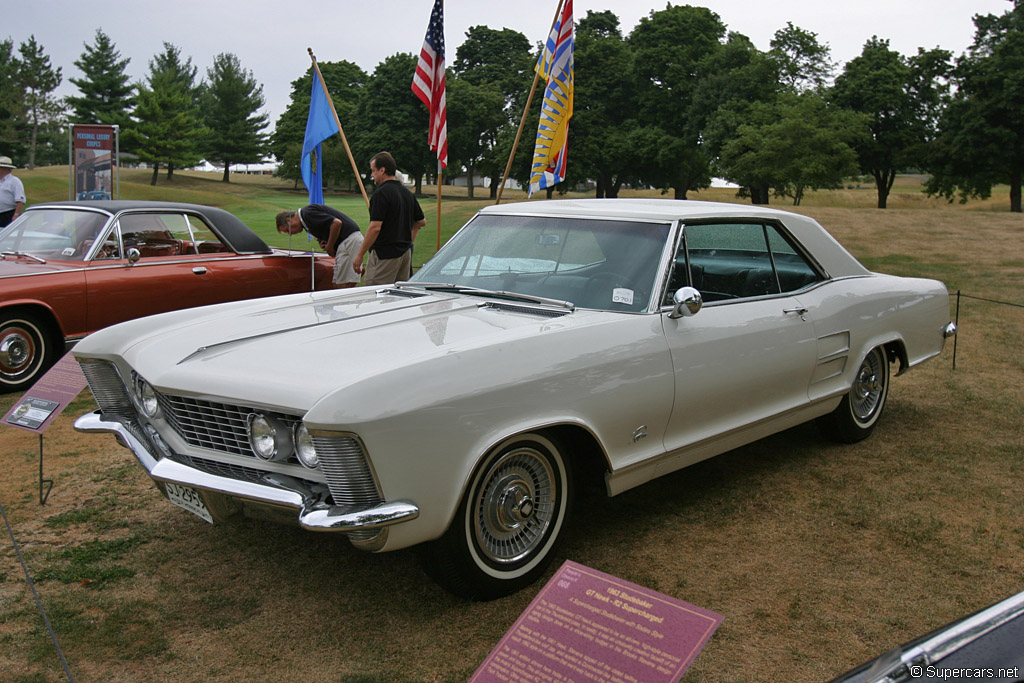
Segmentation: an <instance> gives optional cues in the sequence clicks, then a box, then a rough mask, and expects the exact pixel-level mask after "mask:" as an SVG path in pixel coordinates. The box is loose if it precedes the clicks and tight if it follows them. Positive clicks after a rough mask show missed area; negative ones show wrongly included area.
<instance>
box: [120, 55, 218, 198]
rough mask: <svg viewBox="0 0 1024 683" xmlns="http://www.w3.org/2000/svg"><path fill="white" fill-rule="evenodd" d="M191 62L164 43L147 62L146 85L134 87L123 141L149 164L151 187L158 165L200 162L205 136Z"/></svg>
mask: <svg viewBox="0 0 1024 683" xmlns="http://www.w3.org/2000/svg"><path fill="white" fill-rule="evenodd" d="M195 75H196V69H195V67H193V66H192V60H191V59H189V60H188V61H187V62H182V61H181V59H180V53H179V50H178V48H176V47H174V46H173V45H170V44H168V43H164V52H163V53H161V54H159V55H157V56H156V57H154V58H153V59H152V60H150V62H149V76H148V78H147V82H146V83H140V84H139V85H138V93H139V94H138V97H137V98H136V105H135V111H134V118H135V120H136V123H135V124H134V125H133V126H132V127H131V128H130V129H129V130H128V131H126V134H125V138H126V139H130V140H131V141H132V142H133V143H134V147H135V149H136V152H137V153H138V155H139V157H140V158H141V159H143V160H144V161H148V162H150V163H152V164H153V179H152V181H151V182H150V184H151V185H156V181H157V175H158V174H159V172H160V164H161V163H162V164H165V165H166V166H167V168H168V178H171V177H172V175H171V169H173V168H174V166H178V167H179V168H180V167H183V166H192V165H195V164H196V163H197V162H198V161H199V160H200V155H199V153H198V148H199V144H200V142H201V141H202V139H203V137H204V135H205V134H206V133H207V131H205V129H204V128H203V127H202V124H201V122H200V118H201V114H200V109H199V105H198V96H199V92H198V89H197V88H196V86H195Z"/></svg>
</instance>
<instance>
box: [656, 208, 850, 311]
mask: <svg viewBox="0 0 1024 683" xmlns="http://www.w3.org/2000/svg"><path fill="white" fill-rule="evenodd" d="M678 223H679V236H678V238H677V240H676V242H675V245H676V246H675V248H674V249H673V250H672V251H671V252H670V253H671V254H672V257H671V258H670V259H669V261H668V264H667V265H666V268H667V270H666V271H665V273H664V278H665V280H664V287H663V289H662V291H661V295H660V298H659V301H662V302H664V301H665V299H667V298H668V295H669V291H668V286H669V284H671V281H672V272H673V269H674V268H675V263H674V261H675V257H674V255H675V254H676V253H677V252H678V250H679V246H680V245H682V246H683V248H684V249H685V252H684V256H685V258H686V268H687V271H688V272H687V282H689V283H692V282H693V279H692V277H691V275H690V273H689V269H690V247H689V245H688V244H687V242H686V227H687V226H689V225H714V224H718V223H730V224H733V223H735V224H743V225H760V226H762V229H763V230H764V237H765V241H766V243H767V244H768V257H769V259H770V261H771V264H772V274H773V275H774V276H775V279H776V281H778V277H779V272H778V268H777V266H776V263H775V254H774V250H773V249H771V243H770V240H768V232H767V229H768V226H772V227H774V228H775V229H776V230H777V231H778V233H779V235H780V236H781V237H782V238H783V239H784V240H785V241H786V243H787V244H789V246H790V247H792V248H793V251H794V252H795V253H796V254H797V255H798V256H800V257H801V258H802V259H804V260H805V261H806V262H807V264H808V265H809V266H810V267H811V270H813V271H814V273H815V275H817V276H818V278H819V280H818V281H817V282H813V283H811V284H809V285H807V286H806V287H803V288H801V289H799V290H793V291H789V292H778V293H772V294H760V295H757V296H747V297H740V298H737V299H726V300H722V301H702V303H701V307H702V308H703V307H706V306H724V305H729V304H734V303H739V302H743V301H753V300H755V299H768V298H772V297H787V296H794V295H795V293H796V292H799V291H802V290H803V289H807V288H809V287H815V286H818V285H820V284H821V283H822V282H824V281H826V280H831V279H833V278H832V276H831V275H830V274H829V273H828V271H827V270H826V269H825V267H824V266H822V265H821V263H820V262H819V261H818V259H816V258H815V257H814V255H813V254H811V252H809V251H808V250H807V248H806V247H804V245H803V244H802V243H801V242H800V240H798V239H797V238H796V236H795V235H793V233H792V232H791V231H790V230H789V229H788V228H787V227H786V224H785V223H784V222H783V221H781V220H779V219H772V218H757V217H753V216H749V217H731V216H730V217H725V216H721V217H710V218H699V219H695V220H691V221H686V220H685V219H680V220H679V221H678ZM688 286H692V285H688ZM680 289H681V288H680ZM779 289H780V290H781V289H782V287H781V285H780V286H779ZM677 291H679V290H677ZM676 293H677V292H671V294H672V296H673V297H675V294H676ZM660 311H661V312H662V313H665V312H669V313H673V314H674V313H676V312H677V311H678V308H677V304H676V303H662V304H661V307H660ZM669 317H671V318H677V317H679V316H674V315H670V316H669Z"/></svg>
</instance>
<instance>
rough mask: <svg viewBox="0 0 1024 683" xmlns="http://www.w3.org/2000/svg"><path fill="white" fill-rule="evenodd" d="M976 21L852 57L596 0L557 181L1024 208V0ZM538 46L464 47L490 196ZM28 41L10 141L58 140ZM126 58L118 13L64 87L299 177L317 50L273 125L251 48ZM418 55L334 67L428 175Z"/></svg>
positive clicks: (158, 147)
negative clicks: (905, 48)
mask: <svg viewBox="0 0 1024 683" xmlns="http://www.w3.org/2000/svg"><path fill="white" fill-rule="evenodd" d="M974 24H975V29H976V30H975V38H974V42H973V44H972V45H971V46H970V47H969V48H968V50H967V51H966V53H964V54H963V55H960V56H958V57H954V56H953V55H952V53H950V52H949V51H947V50H943V49H940V48H934V49H931V50H924V49H919V50H918V52H917V54H915V55H911V56H904V55H902V54H900V53H898V52H896V51H894V50H892V49H891V47H890V45H889V41H888V40H885V39H882V38H879V37H877V36H874V37H872V38H871V39H869V40H868V41H867V42H866V43H865V44H864V46H863V49H862V51H861V53H860V55H858V56H857V57H855V58H853V59H852V60H850V61H849V62H847V63H846V64H844V65H841V67H840V65H837V64H835V63H834V62H833V61H832V59H831V54H830V50H829V47H828V46H827V45H826V44H822V43H821V42H820V41H819V40H818V37H817V35H816V34H814V33H812V32H809V31H806V30H804V29H801V28H800V27H798V26H795V25H794V24H792V23H787V24H786V26H784V27H783V28H781V29H779V30H778V31H777V32H776V33H775V35H774V38H773V39H772V41H771V44H770V47H769V49H768V50H767V51H760V50H758V49H757V48H756V47H755V46H754V45H753V43H752V42H751V41H750V39H749V38H747V37H746V36H744V35H742V34H740V33H737V32H735V31H729V30H728V27H727V26H726V25H725V24H724V23H723V22H722V20H721V19H720V18H719V17H718V15H717V14H715V13H714V12H712V11H711V10H709V9H706V8H702V7H693V6H688V5H671V4H669V5H667V6H666V8H665V9H664V10H658V11H652V12H651V13H650V14H649V15H648V16H646V17H644V18H643V19H641V20H640V21H639V22H638V24H637V25H636V27H635V28H634V29H633V30H632V31H630V32H629V33H628V34H624V33H623V32H622V30H621V28H620V22H619V19H618V17H617V16H616V15H615V14H614V13H612V12H610V11H603V12H595V11H590V12H588V13H587V14H586V16H585V17H583V18H582V19H580V20H579V21H578V24H577V27H576V43H575V83H576V86H575V102H574V104H575V109H574V115H573V118H572V121H571V123H570V126H569V164H568V175H567V177H566V179H565V181H564V182H563V183H561V184H560V185H559V186H558V188H557V190H549V191H548V192H549V196H550V195H551V192H553V191H566V190H567V189H569V188H577V187H581V186H583V185H584V184H587V183H589V184H592V185H594V186H596V195H597V196H598V197H615V196H617V195H618V193H619V191H620V190H621V189H622V188H624V187H648V188H659V189H661V190H663V191H664V192H665V193H667V194H670V195H671V196H672V197H675V198H677V199H685V198H686V197H687V194H688V193H689V192H693V191H697V190H700V189H703V188H706V187H708V186H709V185H710V182H711V179H712V178H713V177H722V178H725V179H727V180H730V181H732V182H734V183H736V184H737V185H739V186H740V188H741V189H740V193H741V194H742V195H743V196H747V197H749V198H750V199H751V201H752V202H754V203H757V204H767V203H769V202H770V200H771V198H772V197H775V198H785V199H786V200H789V201H792V202H793V203H794V204H799V203H800V201H801V199H802V197H803V195H804V193H805V192H807V191H808V190H817V189H830V188H837V187H841V186H842V184H843V182H844V180H846V179H848V178H849V177H851V176H860V175H863V176H868V177H870V178H871V179H872V181H873V182H874V185H875V187H876V191H877V197H878V202H877V203H878V207H879V208H885V206H886V203H887V200H888V196H889V193H890V191H891V189H892V185H893V181H894V179H895V177H896V174H897V173H900V172H907V171H917V172H921V173H926V174H927V175H928V177H929V180H928V181H927V187H926V189H927V191H928V192H929V193H931V194H933V195H938V196H943V197H945V198H947V199H949V200H951V201H952V200H955V199H961V200H963V201H966V199H967V198H969V197H981V198H986V197H988V196H990V194H991V192H992V189H993V187H994V186H996V185H1009V187H1010V205H1011V210H1012V211H1016V212H1020V211H1021V180H1022V170H1024V58H1022V55H1024V6H1022V5H1021V0H1012V9H1009V10H1007V11H1006V12H1005V13H1004V14H1002V15H977V16H975V17H974ZM538 50H539V45H534V44H531V43H530V41H529V40H528V39H527V38H526V37H525V36H524V35H523V34H521V33H519V32H518V31H514V30H511V29H507V28H506V29H501V30H497V29H492V28H489V27H487V26H475V27H472V28H470V29H469V31H467V33H466V36H465V40H464V42H463V43H462V44H461V45H460V46H459V47H458V49H457V50H456V54H455V58H454V60H452V59H450V55H449V67H448V73H447V82H448V91H447V101H448V134H449V145H448V148H449V170H448V171H447V172H446V174H447V175H450V174H454V173H464V174H466V175H467V176H469V178H468V180H469V188H470V189H469V192H470V196H472V193H473V191H474V190H473V181H474V179H475V178H476V177H485V178H489V179H490V194H491V196H492V198H493V197H494V196H495V194H496V192H497V187H498V185H499V184H500V181H501V178H502V175H503V172H504V170H505V166H506V162H507V160H508V157H509V154H510V151H511V149H512V146H513V143H514V140H515V137H516V132H517V129H518V126H519V123H520V119H521V117H522V112H523V109H524V107H525V104H526V101H527V96H528V94H529V92H530V86H531V83H532V81H533V68H534V64H535V63H536V60H537V54H538ZM19 54H20V56H19V55H16V54H15V53H14V50H13V43H12V42H11V41H10V40H7V41H6V42H3V43H0V73H2V74H8V73H11V74H14V75H15V77H14V78H12V79H7V78H6V77H5V78H4V79H3V80H0V84H2V83H4V82H7V83H9V85H8V86H3V85H0V88H2V90H0V121H5V123H0V126H2V128H0V143H5V144H7V143H9V141H11V140H19V141H22V142H21V143H20V144H23V145H31V146H32V147H33V148H35V146H37V145H39V144H40V141H43V147H44V148H45V147H46V144H45V140H46V139H47V138H46V136H47V134H48V133H47V131H48V130H51V129H52V128H53V127H56V128H59V125H56V124H55V122H57V121H59V117H60V111H61V106H62V104H61V103H60V102H56V101H54V99H53V98H52V97H47V93H49V92H52V90H53V89H55V88H56V87H57V84H59V82H60V78H61V74H60V69H53V68H52V67H50V66H49V63H48V60H47V59H45V55H44V54H43V53H42V49H41V48H40V47H39V46H38V45H36V44H35V40H34V38H31V39H30V40H29V41H26V43H22V45H21V46H20V48H19ZM126 64H127V60H120V57H119V55H118V53H117V51H116V49H115V48H114V46H113V44H112V43H111V42H110V40H109V38H107V37H106V36H105V35H104V34H103V33H102V31H98V32H97V34H96V43H95V44H94V45H93V46H87V47H86V52H85V53H83V55H82V57H81V59H80V60H79V61H76V62H75V65H76V66H78V67H79V69H81V70H82V72H83V73H84V74H85V76H84V78H82V79H77V80H76V79H71V82H72V83H74V84H75V85H77V86H78V87H79V90H80V92H81V96H79V97H71V98H67V101H66V103H64V104H63V106H64V107H67V108H71V109H72V111H73V116H74V118H75V120H76V121H81V122H90V123H92V122H98V123H117V124H118V125H120V126H122V130H123V131H124V132H123V133H122V139H123V140H124V141H125V145H124V147H126V148H128V149H130V150H131V151H134V152H135V153H136V154H138V155H139V157H140V158H142V159H144V160H146V161H149V162H151V163H153V164H154V165H159V164H163V166H164V167H165V168H166V169H167V170H168V172H173V169H174V168H182V167H186V166H190V165H193V164H194V163H195V162H197V161H198V160H199V159H201V158H205V159H207V160H209V161H213V162H222V163H225V169H226V168H227V166H226V164H228V163H248V162H254V161H258V160H260V159H261V158H262V157H263V156H264V155H273V156H274V157H275V158H276V159H277V160H278V161H279V162H280V169H279V174H280V175H282V176H283V177H286V178H290V179H294V180H295V181H296V182H298V178H299V155H300V154H301V147H302V139H303V135H304V131H305V122H306V115H307V112H308V108H309V98H310V89H311V86H312V79H313V72H312V68H310V69H309V70H308V71H307V72H306V73H305V74H304V75H303V76H301V77H300V78H298V79H296V80H295V81H293V82H292V92H291V98H290V102H289V104H288V107H287V109H286V110H285V112H284V113H283V114H282V115H281V116H280V117H279V119H278V120H277V122H276V126H275V129H274V131H273V133H272V134H270V135H269V136H268V135H265V133H264V132H263V131H264V129H265V128H266V126H267V123H268V122H267V120H266V117H265V116H263V115H260V114H259V113H258V111H259V109H260V107H262V105H263V96H262V87H261V86H259V85H258V84H257V83H256V82H255V80H254V79H253V78H252V74H251V72H248V71H246V70H245V69H243V68H242V67H241V65H240V64H239V63H238V60H237V58H235V57H234V56H233V55H229V54H222V55H219V56H218V57H217V58H216V59H215V61H214V66H213V67H211V68H210V69H208V70H207V74H206V76H207V78H206V79H205V80H202V81H199V82H197V81H196V77H197V69H196V67H194V66H192V64H191V59H187V60H184V61H183V60H182V58H181V55H180V52H179V50H178V49H177V48H175V47H174V46H173V45H170V44H167V43H165V44H164V51H163V52H162V53H161V54H159V55H157V56H156V57H154V58H153V60H151V62H150V65H149V66H150V72H149V75H148V77H147V79H146V81H145V82H143V83H138V84H131V83H130V82H129V80H128V78H127V77H126V76H125V75H124V67H125V65H126ZM415 64H416V58H415V56H414V55H412V54H408V53H399V54H395V55H392V56H390V57H388V58H386V59H385V60H384V61H382V62H381V63H380V64H378V65H377V67H376V68H375V69H374V71H373V72H372V73H367V72H365V71H364V70H363V69H361V68H360V67H359V66H357V65H356V64H354V63H352V62H349V61H338V62H321V63H320V64H319V66H320V70H321V72H322V74H323V76H324V79H325V82H326V84H327V87H328V90H329V91H330V93H331V96H332V99H333V100H334V104H335V107H336V109H337V112H338V115H339V118H340V120H341V122H342V125H343V126H344V128H345V131H346V135H347V137H348V139H349V142H350V143H351V145H352V148H353V152H354V154H355V156H356V159H357V161H358V160H360V159H365V158H369V157H370V156H371V155H372V154H373V153H374V152H376V151H379V150H380V149H388V150H389V151H391V152H392V153H393V154H394V155H395V156H396V158H397V159H398V160H399V163H400V166H401V167H402V170H403V171H405V172H406V173H407V174H409V175H410V176H411V177H412V178H413V179H414V180H415V183H416V189H417V191H419V189H420V188H421V185H422V182H423V181H424V179H428V178H430V177H431V176H434V175H436V159H435V158H434V156H433V154H432V153H431V152H430V151H429V150H428V149H427V145H426V143H425V131H426V129H427V112H426V109H425V108H424V107H423V105H422V104H421V103H420V102H419V101H418V100H417V99H416V98H415V96H414V95H413V94H412V92H411V90H410V87H409V83H410V80H411V74H412V73H413V71H414V69H415ZM19 74H20V75H19ZM54 81H56V83H54ZM539 108H540V97H539V94H538V95H537V96H535V97H534V98H533V102H532V105H531V111H530V112H529V114H528V116H527V117H526V119H525V120H526V125H525V126H524V129H523V133H522V140H521V142H520V144H519V146H518V151H517V154H516V157H515V159H514V162H513V164H512V167H511V174H510V175H511V177H512V178H514V179H516V180H517V181H519V182H520V184H521V185H523V186H525V185H526V183H527V181H528V178H529V172H530V165H531V162H532V153H533V136H534V134H535V129H536V121H537V117H538V114H539ZM5 112H11V113H13V114H14V115H13V116H11V117H3V114H4V113H5ZM48 126H50V127H51V128H48ZM56 147H59V145H56ZM30 154H34V151H33V152H30ZM42 156H43V157H44V158H46V154H45V153H44V154H43V155H42ZM56 163H60V162H59V161H58V162H56ZM323 167H324V177H325V179H326V181H327V182H329V183H330V184H332V185H334V186H337V187H350V188H351V187H354V184H355V182H356V179H355V178H354V176H353V174H352V173H353V172H352V169H351V166H350V164H349V162H348V159H347V156H346V153H345V151H344V149H343V148H342V146H341V143H340V141H338V140H332V141H329V142H327V143H325V145H324V150H323ZM156 173H157V170H156V169H155V170H154V182H155V180H156ZM227 179H228V176H227V170H225V180H227Z"/></svg>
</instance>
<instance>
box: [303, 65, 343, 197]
mask: <svg viewBox="0 0 1024 683" xmlns="http://www.w3.org/2000/svg"><path fill="white" fill-rule="evenodd" d="M339 132H340V131H339V130H338V122H337V121H336V120H335V118H334V111H333V109H331V103H330V102H328V101H327V92H326V90H325V88H324V86H323V85H321V82H320V75H319V74H318V73H317V70H316V69H314V70H313V90H312V92H311V93H310V97H309V118H308V119H306V137H305V139H304V140H303V141H302V161H301V163H300V167H301V169H302V182H304V183H305V184H306V189H307V190H309V203H310V204H323V203H324V181H323V162H322V160H321V158H320V157H321V155H320V143H321V142H323V141H324V140H326V139H327V138H329V137H331V136H332V135H335V134H336V133H339Z"/></svg>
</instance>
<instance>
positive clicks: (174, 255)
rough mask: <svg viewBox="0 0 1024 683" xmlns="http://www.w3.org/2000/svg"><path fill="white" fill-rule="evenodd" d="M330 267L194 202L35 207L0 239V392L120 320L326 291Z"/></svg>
mask: <svg viewBox="0 0 1024 683" xmlns="http://www.w3.org/2000/svg"><path fill="white" fill-rule="evenodd" d="M333 267H334V259H333V258H330V257H328V256H326V255H324V254H317V255H315V256H311V255H310V254H309V253H308V252H300V251H288V250H284V249H273V248H271V247H268V246H267V245H266V244H265V243H264V242H263V240H261V239H260V238H259V237H258V236H257V235H256V234H254V233H253V232H252V230H250V229H249V228H248V227H247V226H246V225H245V224H244V223H242V222H241V221H240V220H238V218H236V217H235V216H232V215H231V214H229V213H228V212H226V211H223V210H221V209H215V208H211V207H208V206H199V205H195V204H179V203H171V202H141V201H95V202H90V201H84V202H54V203H50V204H37V205H34V206H31V207H29V208H28V209H26V210H25V212H24V214H22V216H21V217H20V218H19V219H18V220H16V221H15V222H13V223H12V224H11V225H9V226H8V227H6V228H4V229H3V231H2V232H0V392H8V391H20V390H23V389H25V388H27V387H28V386H30V385H31V384H32V383H33V382H35V380H36V379H38V378H39V377H40V375H41V374H42V373H43V372H45V371H46V370H47V369H48V368H49V367H50V366H51V365H52V364H53V363H54V362H56V360H57V358H58V357H59V353H60V351H62V350H63V349H64V346H65V344H66V343H69V342H74V341H77V340H78V339H80V338H82V337H84V336H85V335H86V334H89V333H90V332H93V331H95V330H98V329H101V328H103V327H107V326H108V325H112V324H114V323H119V322H122V321H124V320H131V319H133V318H140V317H142V316H146V315H151V314H153V313H162V312H164V311H171V310H177V309H181V308H190V307H192V306H203V305H206V304H215V303H220V302H224V301H235V300H239V299H254V298H257V297H264V296H273V295H277V294H294V293H298V292H306V291H311V290H314V289H330V288H331V286H332V285H331V274H332V270H333Z"/></svg>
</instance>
